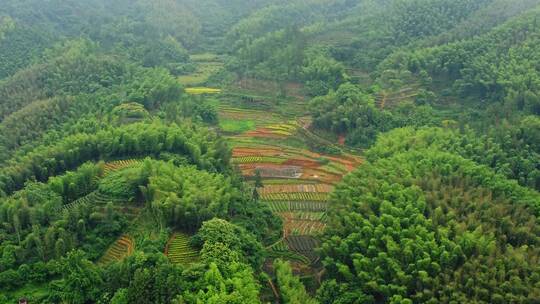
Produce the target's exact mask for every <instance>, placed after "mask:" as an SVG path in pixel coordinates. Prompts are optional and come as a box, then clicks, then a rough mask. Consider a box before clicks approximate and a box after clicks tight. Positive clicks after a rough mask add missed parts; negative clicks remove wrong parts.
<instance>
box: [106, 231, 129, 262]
mask: <svg viewBox="0 0 540 304" xmlns="http://www.w3.org/2000/svg"><path fill="white" fill-rule="evenodd" d="M134 251H135V242H134V240H133V239H132V238H131V237H130V236H128V235H123V236H122V237H120V238H119V239H118V240H116V242H114V243H113V244H112V245H111V246H110V247H109V249H107V251H106V252H105V254H104V255H103V256H102V257H101V259H99V261H98V264H99V265H106V264H109V263H112V262H117V261H120V260H122V259H124V258H125V257H127V256H130V255H131V254H132V253H133V252H134Z"/></svg>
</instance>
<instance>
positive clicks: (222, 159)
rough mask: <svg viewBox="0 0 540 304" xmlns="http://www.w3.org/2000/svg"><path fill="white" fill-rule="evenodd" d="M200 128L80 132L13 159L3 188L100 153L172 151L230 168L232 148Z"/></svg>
mask: <svg viewBox="0 0 540 304" xmlns="http://www.w3.org/2000/svg"><path fill="white" fill-rule="evenodd" d="M200 132H201V133H199V131H195V130H193V129H190V128H188V127H178V126H175V125H172V126H165V125H163V124H161V123H153V124H144V123H138V124H132V125H128V126H125V127H122V128H119V129H109V130H103V131H100V132H98V133H94V134H85V133H80V134H77V135H73V136H70V137H67V138H65V139H63V140H61V141H59V142H58V143H57V144H55V145H53V146H40V147H37V148H36V149H35V150H34V151H32V152H30V153H28V154H26V155H24V156H20V157H17V158H15V159H13V160H10V162H9V163H8V165H7V166H6V167H5V168H4V171H3V172H2V174H1V175H0V189H2V190H3V191H4V192H6V193H10V192H13V191H14V190H16V189H19V188H20V187H21V186H22V185H23V184H24V182H25V180H27V179H28V178H31V177H35V178H36V179H38V180H41V181H45V180H46V179H47V178H48V177H49V176H51V175H55V174H58V173H61V172H63V171H65V170H67V169H71V168H74V167H76V166H77V165H80V164H81V163H83V162H85V161H87V160H95V159H98V158H100V156H101V157H102V158H110V157H115V156H132V157H136V156H146V155H155V156H159V154H160V153H161V152H166V151H169V152H175V153H178V154H183V155H186V156H187V157H188V158H189V159H190V161H191V162H192V163H194V164H197V166H199V167H200V168H204V169H209V170H221V171H223V170H227V168H228V166H229V163H228V162H229V157H230V152H229V151H227V150H224V149H223V148H222V147H221V146H220V143H219V142H220V140H216V141H213V142H211V143H210V142H208V141H209V140H212V138H213V136H212V135H211V134H208V135H207V136H202V132H203V131H202V130H200Z"/></svg>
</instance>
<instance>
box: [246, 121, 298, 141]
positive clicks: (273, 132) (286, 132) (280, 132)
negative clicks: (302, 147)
mask: <svg viewBox="0 0 540 304" xmlns="http://www.w3.org/2000/svg"><path fill="white" fill-rule="evenodd" d="M297 128H298V126H297V125H296V124H293V123H287V124H276V125H269V126H265V127H262V128H258V129H257V130H254V131H249V132H247V133H245V134H244V135H242V136H245V137H255V138H256V137H260V138H286V137H289V136H292V135H293V134H294V133H295V132H296V130H297Z"/></svg>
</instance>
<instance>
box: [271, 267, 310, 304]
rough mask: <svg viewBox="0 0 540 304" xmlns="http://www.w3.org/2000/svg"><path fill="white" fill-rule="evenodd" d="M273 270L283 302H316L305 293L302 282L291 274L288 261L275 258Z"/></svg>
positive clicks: (300, 303) (303, 303)
mask: <svg viewBox="0 0 540 304" xmlns="http://www.w3.org/2000/svg"><path fill="white" fill-rule="evenodd" d="M274 270H275V272H276V278H277V285H278V288H279V292H280V296H281V301H282V303H283V304H316V303H318V302H317V301H316V300H314V299H312V298H311V297H310V296H309V295H308V294H307V292H306V289H305V287H304V285H303V284H302V282H300V280H299V279H298V278H297V277H295V276H294V275H293V273H292V269H291V266H290V265H289V263H287V262H284V261H281V260H276V261H274Z"/></svg>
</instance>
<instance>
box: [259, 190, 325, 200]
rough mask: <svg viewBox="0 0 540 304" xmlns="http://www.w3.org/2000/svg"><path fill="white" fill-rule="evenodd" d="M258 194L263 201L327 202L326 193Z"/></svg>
mask: <svg viewBox="0 0 540 304" xmlns="http://www.w3.org/2000/svg"><path fill="white" fill-rule="evenodd" d="M259 194H260V196H261V199H262V200H265V201H302V202H305V201H309V202H325V201H327V200H328V192H289V193H283V192H281V193H280V192H277V193H259Z"/></svg>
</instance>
